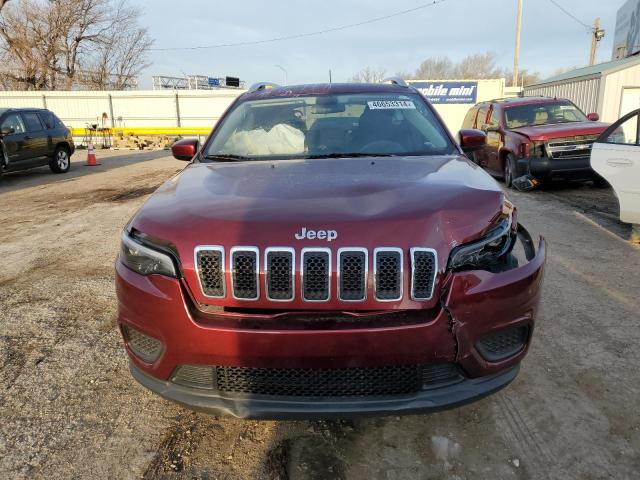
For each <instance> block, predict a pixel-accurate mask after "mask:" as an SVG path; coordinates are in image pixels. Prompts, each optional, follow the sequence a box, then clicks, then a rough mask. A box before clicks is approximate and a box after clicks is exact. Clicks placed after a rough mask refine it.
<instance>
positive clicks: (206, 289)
mask: <svg viewBox="0 0 640 480" xmlns="http://www.w3.org/2000/svg"><path fill="white" fill-rule="evenodd" d="M196 267H197V269H198V277H199V279H200V286H201V287H202V293H204V294H205V295H206V296H207V297H211V298H222V297H224V294H225V287H224V283H225V282H224V249H223V248H222V247H198V248H196Z"/></svg>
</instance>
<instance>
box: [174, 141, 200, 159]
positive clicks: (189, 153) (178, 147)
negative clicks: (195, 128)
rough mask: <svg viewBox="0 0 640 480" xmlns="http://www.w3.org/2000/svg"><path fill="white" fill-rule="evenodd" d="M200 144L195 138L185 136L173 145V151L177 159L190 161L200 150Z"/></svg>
mask: <svg viewBox="0 0 640 480" xmlns="http://www.w3.org/2000/svg"><path fill="white" fill-rule="evenodd" d="M198 146H199V142H198V140H196V139H195V138H185V139H184V140H178V141H177V142H176V143H174V144H173V145H171V153H172V154H173V157H174V158H175V159H177V160H186V161H187V162H188V161H190V160H191V159H192V158H193V157H194V155H195V154H196V152H197V151H198Z"/></svg>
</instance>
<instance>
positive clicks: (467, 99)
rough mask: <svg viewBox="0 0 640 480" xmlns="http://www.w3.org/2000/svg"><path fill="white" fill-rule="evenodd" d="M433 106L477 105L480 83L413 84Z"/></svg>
mask: <svg viewBox="0 0 640 480" xmlns="http://www.w3.org/2000/svg"><path fill="white" fill-rule="evenodd" d="M411 86H412V87H415V88H417V89H418V90H419V91H420V93H422V94H423V95H424V96H425V97H427V100H429V101H430V102H431V103H432V104H459V103H471V104H475V103H476V100H477V98H478V82H411Z"/></svg>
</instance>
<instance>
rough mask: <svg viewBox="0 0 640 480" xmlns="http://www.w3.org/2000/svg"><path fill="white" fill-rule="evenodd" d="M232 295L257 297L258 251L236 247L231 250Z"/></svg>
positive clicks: (248, 297) (253, 298)
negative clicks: (236, 248)
mask: <svg viewBox="0 0 640 480" xmlns="http://www.w3.org/2000/svg"><path fill="white" fill-rule="evenodd" d="M231 265H232V271H231V276H232V281H233V296H234V297H235V298H241V299H243V300H255V299H257V298H258V252H257V251H254V250H245V249H238V250H235V251H232V252H231Z"/></svg>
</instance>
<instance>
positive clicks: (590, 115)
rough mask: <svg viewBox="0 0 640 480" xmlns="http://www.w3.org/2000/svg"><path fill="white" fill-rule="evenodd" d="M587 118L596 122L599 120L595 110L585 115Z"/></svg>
mask: <svg viewBox="0 0 640 480" xmlns="http://www.w3.org/2000/svg"><path fill="white" fill-rule="evenodd" d="M587 118H588V119H589V120H591V121H592V122H597V121H598V120H600V115H598V114H597V113H596V112H593V113H590V114H589V115H587Z"/></svg>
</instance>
